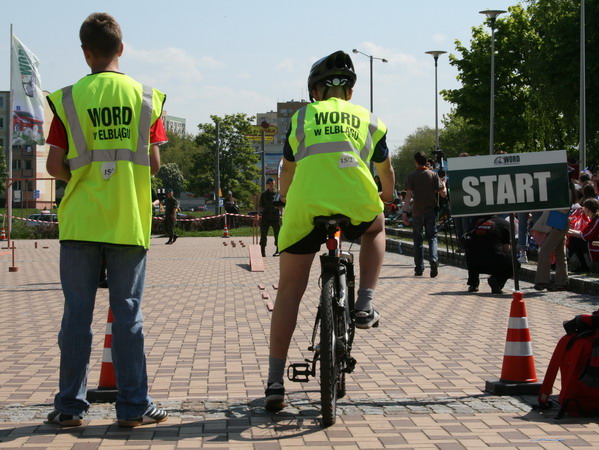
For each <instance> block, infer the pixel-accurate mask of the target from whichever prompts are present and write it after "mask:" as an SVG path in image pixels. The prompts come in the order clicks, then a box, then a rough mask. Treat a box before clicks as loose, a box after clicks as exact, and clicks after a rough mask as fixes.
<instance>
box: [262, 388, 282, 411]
mask: <svg viewBox="0 0 599 450" xmlns="http://www.w3.org/2000/svg"><path fill="white" fill-rule="evenodd" d="M264 407H265V408H266V409H267V410H268V411H275V412H276V411H280V410H282V409H283V408H284V407H285V387H284V386H283V383H279V382H274V383H270V384H269V385H268V386H267V387H266V391H264Z"/></svg>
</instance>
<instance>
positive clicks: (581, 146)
mask: <svg viewBox="0 0 599 450" xmlns="http://www.w3.org/2000/svg"><path fill="white" fill-rule="evenodd" d="M584 10H585V6H584V0H581V1H580V105H579V107H580V130H579V135H580V137H579V142H578V151H579V157H578V167H579V172H580V171H581V170H584V169H585V168H586V153H587V149H586V146H587V144H586V141H587V125H586V52H585V44H586V32H585V26H586V25H585V14H584ZM577 175H578V174H577Z"/></svg>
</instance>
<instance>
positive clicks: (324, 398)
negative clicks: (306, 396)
mask: <svg viewBox="0 0 599 450" xmlns="http://www.w3.org/2000/svg"><path fill="white" fill-rule="evenodd" d="M334 298H335V278H334V276H333V275H332V274H330V273H324V274H323V275H322V292H321V294H320V403H321V409H322V422H323V425H324V426H325V427H328V426H330V425H333V424H334V423H335V421H336V419H337V389H338V381H339V366H338V365H337V336H336V333H335V321H334V317H333V301H334Z"/></svg>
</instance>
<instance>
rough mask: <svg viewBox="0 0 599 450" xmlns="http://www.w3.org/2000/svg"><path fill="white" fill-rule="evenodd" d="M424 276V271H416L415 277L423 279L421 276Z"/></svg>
mask: <svg viewBox="0 0 599 450" xmlns="http://www.w3.org/2000/svg"><path fill="white" fill-rule="evenodd" d="M422 274H423V272H422V271H420V270H415V271H414V276H415V277H421V276H422Z"/></svg>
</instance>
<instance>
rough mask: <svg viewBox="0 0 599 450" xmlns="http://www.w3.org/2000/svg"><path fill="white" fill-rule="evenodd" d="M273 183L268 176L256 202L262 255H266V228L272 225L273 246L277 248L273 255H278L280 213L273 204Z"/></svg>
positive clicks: (274, 193)
mask: <svg viewBox="0 0 599 450" xmlns="http://www.w3.org/2000/svg"><path fill="white" fill-rule="evenodd" d="M275 195H276V192H275V185H274V180H273V179H272V178H269V179H267V180H266V190H265V191H264V192H262V194H261V195H260V201H259V202H258V210H259V212H260V217H261V218H260V248H261V249H262V256H266V239H267V236H268V230H269V229H270V227H272V231H273V234H274V236H275V247H276V248H277V249H276V251H275V253H274V255H272V256H279V247H278V240H279V229H280V228H281V218H280V216H281V214H280V212H279V208H278V207H277V206H275V205H274V201H275Z"/></svg>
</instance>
